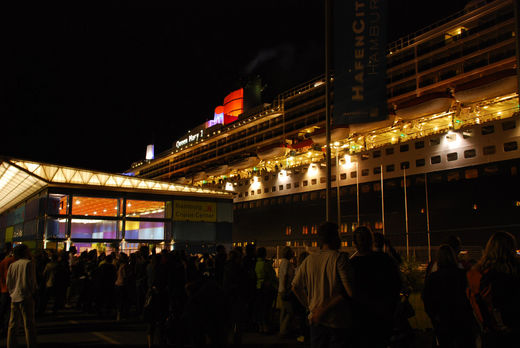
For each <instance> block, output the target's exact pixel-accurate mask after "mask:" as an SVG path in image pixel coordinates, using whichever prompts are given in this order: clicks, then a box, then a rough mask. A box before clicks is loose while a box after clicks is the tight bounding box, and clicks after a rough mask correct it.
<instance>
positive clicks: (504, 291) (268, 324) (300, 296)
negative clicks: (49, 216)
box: [0, 223, 520, 348]
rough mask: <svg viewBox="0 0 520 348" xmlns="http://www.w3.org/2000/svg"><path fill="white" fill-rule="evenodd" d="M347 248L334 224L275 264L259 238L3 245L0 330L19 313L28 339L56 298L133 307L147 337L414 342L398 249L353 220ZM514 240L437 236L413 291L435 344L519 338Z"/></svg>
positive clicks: (171, 341)
mask: <svg viewBox="0 0 520 348" xmlns="http://www.w3.org/2000/svg"><path fill="white" fill-rule="evenodd" d="M353 240H354V246H355V249H356V250H355V252H354V253H352V255H349V254H348V253H346V252H341V251H340V246H341V241H340V239H339V235H338V227H337V225H335V224H333V223H324V224H322V225H320V227H319V228H318V243H319V248H320V250H319V251H318V252H313V253H310V254H309V253H307V252H302V253H300V254H299V255H298V257H296V255H295V252H294V251H293V250H292V249H291V248H290V247H285V248H284V249H283V251H282V255H281V256H282V257H281V260H279V264H277V266H278V267H277V268H278V272H276V271H275V267H274V265H273V260H271V259H269V258H268V257H267V256H268V255H267V251H266V249H265V248H264V247H258V248H257V247H255V246H254V245H252V244H248V245H247V246H245V248H244V249H242V248H241V247H236V248H233V249H231V250H229V251H227V250H226V249H225V248H224V246H218V247H217V248H216V253H214V254H212V255H210V254H203V255H201V254H199V255H189V254H187V253H185V252H183V251H167V250H163V251H161V252H160V253H156V252H154V251H153V250H152V252H151V251H150V250H149V248H148V247H147V246H142V247H141V248H140V249H139V250H138V251H136V252H132V253H130V254H129V255H128V254H126V253H123V252H112V253H109V254H108V255H106V254H105V253H98V251H97V250H91V251H84V252H82V253H80V254H79V255H78V254H77V252H76V250H75V248H74V247H71V248H70V251H59V252H56V251H53V250H40V251H35V252H33V255H31V252H30V251H29V249H28V247H27V246H25V245H23V244H21V245H17V246H16V247H15V248H14V249H11V248H10V247H9V244H7V245H6V250H5V252H4V253H3V254H2V255H0V258H1V259H2V260H1V262H0V289H1V297H0V325H1V327H0V330H1V332H2V334H3V335H7V345H8V347H14V346H15V345H16V337H15V328H16V324H17V322H18V321H20V320H21V321H22V322H23V323H24V326H25V333H26V342H27V346H28V347H33V346H35V344H36V329H35V317H36V318H37V317H38V316H43V315H53V314H56V313H58V312H59V311H61V310H63V309H64V308H76V309H77V310H81V311H85V312H88V313H94V314H96V315H98V316H100V317H102V318H108V319H114V320H123V319H126V318H141V319H142V320H144V321H145V322H146V324H147V327H148V330H147V339H148V346H149V347H152V346H153V345H154V343H155V344H158V345H160V346H163V347H165V346H167V345H170V346H172V345H173V346H175V347H185V346H186V347H205V346H208V345H210V346H213V347H224V346H228V345H231V344H233V345H235V346H238V345H240V343H241V341H242V334H243V333H244V332H248V331H256V332H259V333H262V334H278V335H279V336H280V337H283V338H294V339H297V340H298V341H300V342H304V343H307V344H310V346H311V347H382V348H383V347H412V346H413V331H412V329H411V327H410V325H409V323H408V318H409V317H410V316H412V315H413V308H412V307H411V305H410V303H409V302H408V298H407V290H408V289H407V284H406V281H404V279H405V278H404V277H403V274H402V272H401V270H400V269H401V268H400V266H401V263H402V260H401V257H400V256H399V254H398V253H397V252H396V251H395V250H394V249H393V248H392V247H391V245H390V244H389V243H388V241H387V240H386V239H385V238H384V236H382V235H381V234H377V233H372V232H371V231H370V230H369V229H368V228H367V227H358V228H357V229H356V230H355V231H354V235H353ZM516 248H517V247H516V240H515V238H514V237H513V236H512V235H511V234H509V233H506V232H497V233H495V234H493V235H492V236H491V238H490V239H489V241H488V243H487V245H486V248H485V250H484V252H483V256H482V258H481V259H480V261H478V262H476V263H475V264H468V263H466V262H463V261H462V260H460V259H459V257H458V254H459V252H460V241H459V240H458V239H457V238H452V239H450V240H449V241H448V243H446V244H442V245H441V246H440V247H439V248H438V252H437V256H436V258H435V260H434V261H433V262H431V263H430V264H429V265H428V268H427V270H426V275H425V282H424V290H423V293H422V298H423V302H424V308H425V310H426V312H427V314H428V316H429V317H430V318H431V322H432V324H433V329H434V339H435V342H434V345H436V346H439V347H469V348H471V347H477V346H478V347H506V346H508V345H507V342H515V341H516V342H518V338H520V335H519V333H520V316H519V315H518V313H519V312H520V263H519V259H518V256H517V255H516Z"/></svg>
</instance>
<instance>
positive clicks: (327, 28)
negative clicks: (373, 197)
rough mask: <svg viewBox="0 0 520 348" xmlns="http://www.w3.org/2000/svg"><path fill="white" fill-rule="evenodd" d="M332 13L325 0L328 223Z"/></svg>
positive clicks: (328, 200) (327, 203) (328, 209)
mask: <svg viewBox="0 0 520 348" xmlns="http://www.w3.org/2000/svg"><path fill="white" fill-rule="evenodd" d="M330 11H331V0H325V133H326V139H327V140H326V143H327V145H326V146H327V155H326V157H327V190H326V193H325V196H326V197H325V199H326V202H325V210H326V213H325V218H326V220H327V221H330V211H331V204H330V199H331V194H330V191H331V185H330V179H331V168H330V124H331V120H330V98H329V97H330V78H329V77H330V71H329V69H330V67H329V59H330V34H331V33H330V19H331V18H330V17H331V14H330Z"/></svg>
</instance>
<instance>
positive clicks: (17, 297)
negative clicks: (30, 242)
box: [7, 244, 36, 348]
mask: <svg viewBox="0 0 520 348" xmlns="http://www.w3.org/2000/svg"><path fill="white" fill-rule="evenodd" d="M14 258H15V260H16V261H15V262H13V263H12V264H11V265H10V266H9V270H8V271H7V289H8V290H9V295H10V296H11V316H10V318H9V326H8V329H7V348H14V347H16V346H17V344H16V325H17V323H18V322H23V324H24V329H25V342H26V344H27V348H33V347H36V322H35V319H34V310H35V308H34V295H35V294H36V272H35V268H34V264H33V263H32V262H31V253H30V251H29V248H28V247H27V245H25V244H20V245H17V246H16V247H15V248H14Z"/></svg>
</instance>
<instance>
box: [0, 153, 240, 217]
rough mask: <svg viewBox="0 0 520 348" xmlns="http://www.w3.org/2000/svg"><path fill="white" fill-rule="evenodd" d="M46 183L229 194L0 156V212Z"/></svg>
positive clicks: (168, 191) (155, 191)
mask: <svg viewBox="0 0 520 348" xmlns="http://www.w3.org/2000/svg"><path fill="white" fill-rule="evenodd" d="M49 184H65V185H82V186H90V187H92V188H98V189H121V190H123V191H127V190H129V189H130V190H132V191H146V192H148V193H150V192H153V193H162V194H174V193H175V194H183V195H185V194H193V195H194V196H198V195H203V196H215V197H228V198H232V195H231V194H230V193H228V192H225V191H220V190H213V189H206V188H201V187H195V186H189V185H180V184H174V183H170V182H165V181H157V180H150V179H141V178H135V177H131V176H126V175H121V174H110V173H103V172H96V171H92V170H86V169H77V168H71V167H65V166H60V165H53V164H44V163H38V162H31V161H25V160H18V159H4V158H0V213H3V212H4V211H6V210H7V209H9V208H11V207H13V206H15V205H17V204H18V203H20V202H22V201H23V200H25V199H26V198H28V197H30V196H31V195H33V194H35V193H37V192H38V191H40V190H41V189H42V188H44V187H45V186H47V185H49Z"/></svg>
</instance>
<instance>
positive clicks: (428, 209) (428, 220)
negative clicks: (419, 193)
mask: <svg viewBox="0 0 520 348" xmlns="http://www.w3.org/2000/svg"><path fill="white" fill-rule="evenodd" d="M424 192H425V193H426V235H427V236H428V262H431V261H432V246H431V239H430V237H431V236H430V208H429V206H428V175H427V174H426V173H424Z"/></svg>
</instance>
